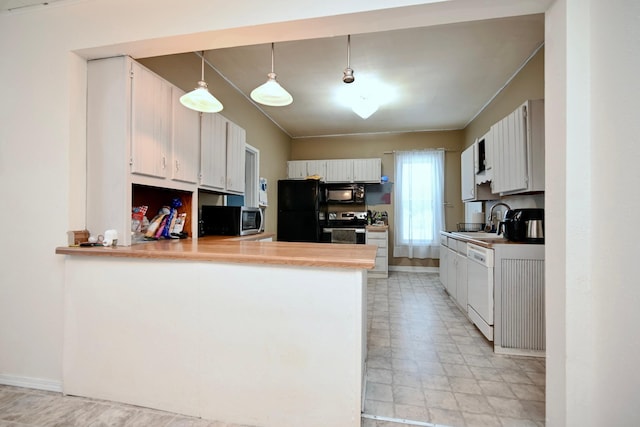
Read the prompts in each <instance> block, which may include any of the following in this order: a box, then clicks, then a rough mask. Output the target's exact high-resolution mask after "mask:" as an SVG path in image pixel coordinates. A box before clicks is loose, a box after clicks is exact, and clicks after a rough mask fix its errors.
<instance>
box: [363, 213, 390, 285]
mask: <svg viewBox="0 0 640 427" xmlns="http://www.w3.org/2000/svg"><path fill="white" fill-rule="evenodd" d="M366 239H367V241H366V243H367V245H376V246H377V247H378V252H377V253H376V265H375V267H373V270H369V277H389V231H388V229H387V227H380V226H373V227H367V230H366Z"/></svg>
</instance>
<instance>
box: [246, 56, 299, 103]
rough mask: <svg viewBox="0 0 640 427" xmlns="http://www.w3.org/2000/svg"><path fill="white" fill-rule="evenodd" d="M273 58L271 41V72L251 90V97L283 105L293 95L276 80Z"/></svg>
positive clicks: (261, 101)
mask: <svg viewBox="0 0 640 427" xmlns="http://www.w3.org/2000/svg"><path fill="white" fill-rule="evenodd" d="M273 70H274V60H273V43H271V72H270V73H269V74H267V77H268V79H267V81H266V83H263V84H262V85H260V86H258V87H257V88H255V89H254V90H252V91H251V99H253V100H254V101H256V102H258V103H260V104H263V105H268V106H271V107H284V106H286V105H289V104H291V103H292V102H293V97H292V96H291V94H290V93H289V92H287V91H286V90H285V88H283V87H282V86H280V83H278V82H277V81H276V73H275V72H274V71H273Z"/></svg>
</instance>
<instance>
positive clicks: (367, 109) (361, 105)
mask: <svg viewBox="0 0 640 427" xmlns="http://www.w3.org/2000/svg"><path fill="white" fill-rule="evenodd" d="M378 107H380V105H379V104H378V102H377V101H375V100H374V99H371V98H366V97H364V96H358V97H356V98H355V99H354V100H353V101H352V104H351V109H352V110H353V112H354V113H356V114H357V115H359V116H360V117H362V118H363V119H364V120H366V119H368V118H369V117H370V116H371V115H372V114H373V113H375V112H376V111H378Z"/></svg>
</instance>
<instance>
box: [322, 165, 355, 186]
mask: <svg viewBox="0 0 640 427" xmlns="http://www.w3.org/2000/svg"><path fill="white" fill-rule="evenodd" d="M325 182H353V160H352V159H334V160H327V176H325Z"/></svg>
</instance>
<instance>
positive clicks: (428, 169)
mask: <svg viewBox="0 0 640 427" xmlns="http://www.w3.org/2000/svg"><path fill="white" fill-rule="evenodd" d="M394 223H395V228H394V236H395V238H394V246H393V256H394V257H406V258H440V239H439V238H440V231H441V230H442V229H443V225H444V151H443V150H431V151H399V152H396V153H395V192H394Z"/></svg>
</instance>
